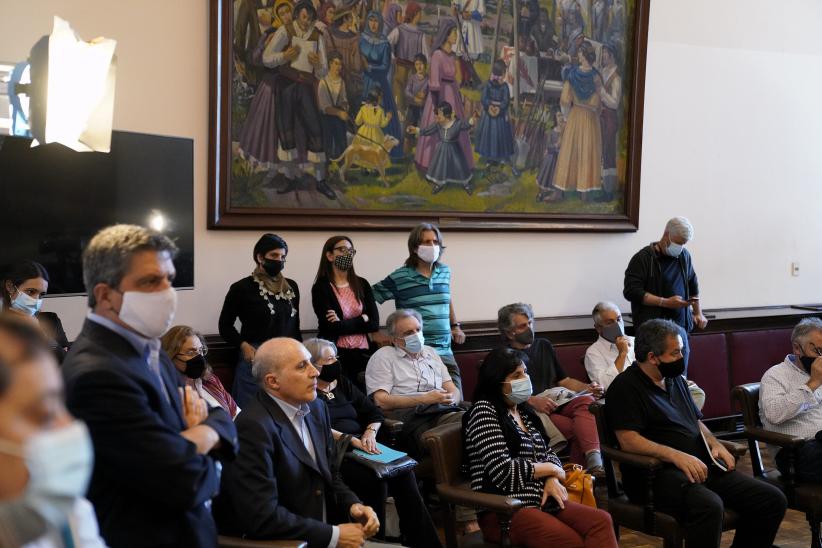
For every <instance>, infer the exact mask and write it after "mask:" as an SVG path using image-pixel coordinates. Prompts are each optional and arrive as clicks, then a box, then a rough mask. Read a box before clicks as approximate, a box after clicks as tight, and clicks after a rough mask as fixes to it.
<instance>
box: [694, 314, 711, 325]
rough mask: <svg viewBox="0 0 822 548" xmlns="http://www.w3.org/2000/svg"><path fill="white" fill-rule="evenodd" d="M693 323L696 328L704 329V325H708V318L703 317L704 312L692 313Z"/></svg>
mask: <svg viewBox="0 0 822 548" xmlns="http://www.w3.org/2000/svg"><path fill="white" fill-rule="evenodd" d="M694 325H695V326H696V328H697V329H705V326H707V325H708V318H706V317H705V314H703V313H702V312H699V313H695V314H694Z"/></svg>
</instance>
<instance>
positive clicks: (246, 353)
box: [240, 342, 257, 363]
mask: <svg viewBox="0 0 822 548" xmlns="http://www.w3.org/2000/svg"><path fill="white" fill-rule="evenodd" d="M240 352H242V353H243V359H244V360H245V361H247V362H249V363H251V362H252V361H254V355H255V354H256V353H257V349H256V348H254V347H253V346H251V345H250V344H248V343H247V342H241V343H240Z"/></svg>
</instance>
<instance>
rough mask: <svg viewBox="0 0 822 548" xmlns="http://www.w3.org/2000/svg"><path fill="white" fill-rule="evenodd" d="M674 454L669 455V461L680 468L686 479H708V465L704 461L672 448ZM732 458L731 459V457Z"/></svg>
mask: <svg viewBox="0 0 822 548" xmlns="http://www.w3.org/2000/svg"><path fill="white" fill-rule="evenodd" d="M673 451H674V454H673V456H671V463H672V464H673V465H674V466H676V467H677V468H679V469H680V470H682V472H683V473H684V474H685V476H686V477H687V478H688V481H690V482H691V483H703V482H704V481H705V480H706V479H708V467H707V466H705V463H704V462H702V461H701V460H699V459H698V458H696V457H695V456H693V455H689V454H688V453H683V452H682V451H677V450H676V449H674V450H673ZM731 460H733V459H731Z"/></svg>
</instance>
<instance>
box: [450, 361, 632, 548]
mask: <svg viewBox="0 0 822 548" xmlns="http://www.w3.org/2000/svg"><path fill="white" fill-rule="evenodd" d="M527 359H528V358H527V356H526V355H525V354H524V353H522V352H519V351H517V350H514V349H512V348H498V349H496V350H492V351H491V352H490V353H489V354H488V356H486V358H485V360H484V361H483V362H482V365H481V366H480V368H479V377H478V380H477V387H476V390H475V392H474V406H473V407H472V408H471V410H470V411H469V412H468V413H466V415H465V417H464V418H463V425H464V432H463V436H464V442H465V450H466V453H467V455H468V458H469V464H470V471H471V488H472V489H474V490H475V491H482V492H485V493H495V494H501V495H506V496H510V497H515V498H517V499H519V500H521V501H523V502H524V503H525V508H523V509H522V510H519V511H518V512H517V513H515V514H514V517H513V518H512V520H511V542H512V544H518V545H522V546H526V547H531V546H535V547H536V546H568V547H572V546H573V547H577V546H579V547H583V546H584V547H597V548H608V547H614V548H615V547H616V546H617V541H616V537H615V536H614V529H613V527H612V525H611V517H610V516H609V515H608V513H607V512H604V511H602V510H597V509H596V508H591V507H588V506H585V505H582V504H578V503H575V502H571V501H569V500H568V493H567V492H566V491H565V487H563V485H562V480H563V479H564V478H565V472H564V471H563V470H562V464H561V463H560V460H559V458H558V457H557V456H556V454H555V453H554V452H553V451H551V449H549V448H548V445H547V444H546V441H545V440H546V439H547V436H546V435H545V432H544V430H543V428H542V423H541V422H540V420H539V419H538V418H537V416H536V415H535V414H534V412H533V411H532V410H531V408H530V407H529V406H528V404H527V403H526V402H527V400H528V398H529V397H530V396H531V379H530V378H529V377H528V373H527V368H526V365H527ZM549 499H553V501H555V503H556V504H555V505H552V504H547V505H546V502H548V501H549ZM551 506H554V510H552V511H551V512H550V513H549V512H548V511H543V507H545V508H546V510H547V509H548V508H549V507H551ZM478 520H479V524H480V527H481V528H482V531H483V535H484V536H485V538H486V539H487V540H488V541H491V542H499V540H500V531H499V522H498V521H497V517H496V515H495V514H494V513H493V512H485V513H482V514H480V515H479V516H478Z"/></svg>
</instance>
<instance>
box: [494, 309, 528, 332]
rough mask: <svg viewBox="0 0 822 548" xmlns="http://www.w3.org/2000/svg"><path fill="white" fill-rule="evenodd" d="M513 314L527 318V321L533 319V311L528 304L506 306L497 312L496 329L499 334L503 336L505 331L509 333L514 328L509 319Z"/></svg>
mask: <svg viewBox="0 0 822 548" xmlns="http://www.w3.org/2000/svg"><path fill="white" fill-rule="evenodd" d="M514 314H522V315H523V316H527V317H528V319H529V320H533V319H534V310H533V309H532V308H531V305H530V304H526V303H513V304H506V305H505V306H503V307H502V308H500V309H499V311H498V312H497V328H499V332H500V333H503V334H504V333H505V332H506V331H509V330H510V329H511V328H512V327H514V322H513V320H512V319H511V318H512V317H513V316H514Z"/></svg>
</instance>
